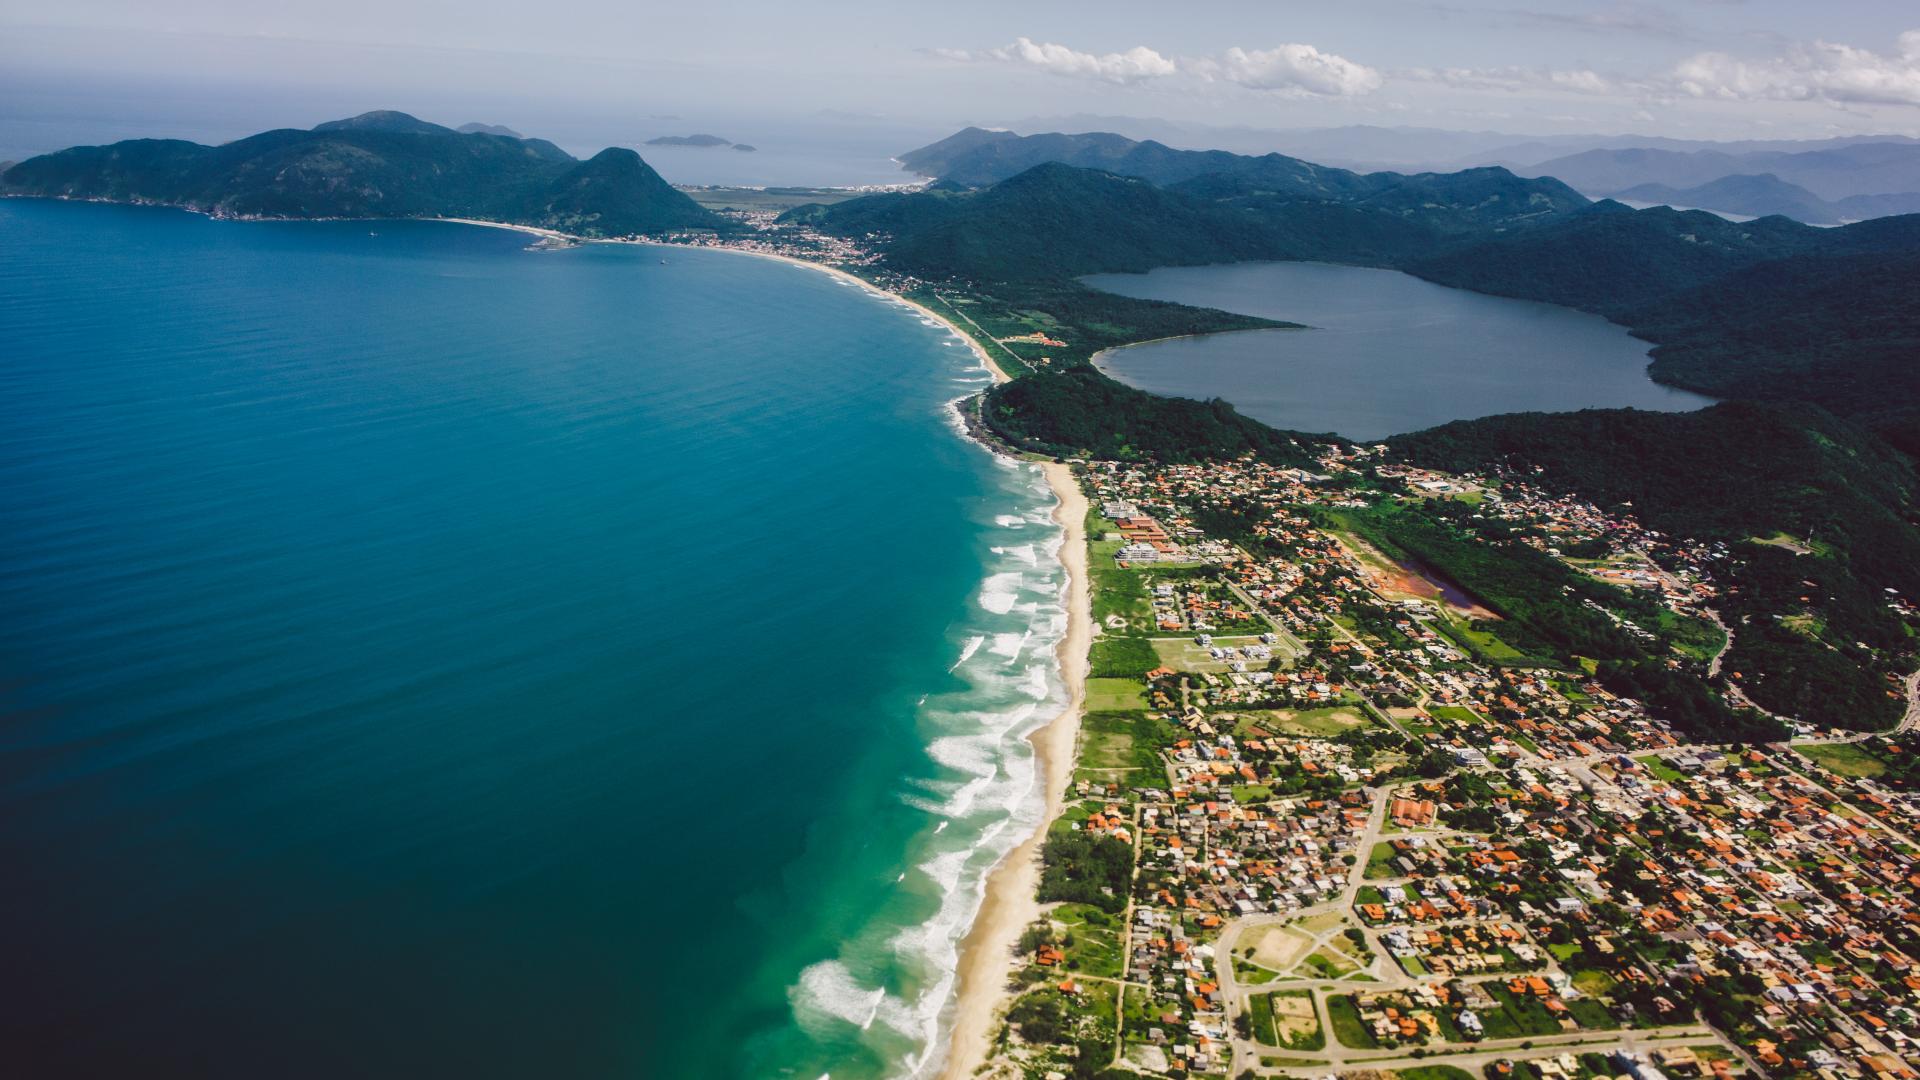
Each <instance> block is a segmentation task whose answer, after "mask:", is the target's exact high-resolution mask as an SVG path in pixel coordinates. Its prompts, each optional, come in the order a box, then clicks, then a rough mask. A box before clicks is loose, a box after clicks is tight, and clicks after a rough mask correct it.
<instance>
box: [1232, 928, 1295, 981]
mask: <svg viewBox="0 0 1920 1080" xmlns="http://www.w3.org/2000/svg"><path fill="white" fill-rule="evenodd" d="M1254 934H1255V937H1254V938H1253V940H1252V941H1249V942H1247V943H1246V944H1244V945H1242V946H1241V951H1242V953H1243V954H1244V953H1245V951H1246V950H1247V949H1252V950H1253V955H1252V956H1249V957H1247V959H1249V960H1252V961H1253V962H1254V963H1256V964H1259V965H1260V966H1261V967H1265V968H1272V969H1273V970H1275V971H1285V970H1287V969H1288V968H1291V967H1292V966H1293V965H1295V964H1297V963H1299V962H1300V960H1301V958H1302V957H1304V956H1306V955H1307V953H1308V952H1310V951H1312V949H1313V939H1312V938H1310V937H1308V936H1307V935H1305V934H1302V933H1300V932H1298V931H1296V930H1293V929H1291V928H1289V927H1284V926H1269V927H1265V928H1263V929H1260V930H1257V931H1254Z"/></svg>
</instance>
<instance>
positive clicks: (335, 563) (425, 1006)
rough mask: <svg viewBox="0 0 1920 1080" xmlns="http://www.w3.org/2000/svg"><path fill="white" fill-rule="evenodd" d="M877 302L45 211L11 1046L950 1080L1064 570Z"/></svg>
mask: <svg viewBox="0 0 1920 1080" xmlns="http://www.w3.org/2000/svg"><path fill="white" fill-rule="evenodd" d="M986 381H987V375H986V373H985V372H984V371H983V370H982V369H981V367H980V366H979V363H978V361H977V360H976V359H975V358H974V357H973V355H972V354H971V353H970V352H969V351H968V350H967V349H966V348H965V347H963V346H962V345H961V344H960V343H959V342H957V341H956V340H955V339H954V338H953V336H952V335H951V333H950V332H948V331H947V330H946V329H945V328H943V327H941V326H939V325H937V324H934V323H932V322H931V321H930V320H924V319H922V318H921V317H919V316H918V315H917V314H915V313H914V312H913V311H911V310H910V309H908V308H906V307H904V306H903V305H900V304H898V303H896V302H891V301H888V300H886V299H884V298H881V297H877V296H875V295H873V294H871V293H868V292H866V291H864V290H861V289H858V288H854V287H852V286H850V285H846V284H842V283H840V282H838V281H836V280H835V279H833V278H831V277H830V276H828V275H825V274H819V273H815V272H813V271H809V270H806V269H803V268H797V267H793V266H788V265H784V264H780V263H777V262H772V261H768V260H762V259H756V258H751V257H746V256H741V255H735V254H728V253H721V252H707V251H696V250H687V249H663V248H657V247H646V246H637V245H589V246H582V247H577V248H572V249H568V250H562V251H536V250H529V249H528V238H527V237H525V236H522V235H519V234H516V233H512V232H506V231H501V230H492V229H485V228H477V227H466V226H458V225H451V224H437V223H424V222H412V223H408V222H333V223H240V222H217V221H211V220H207V219H205V218H201V217H196V216H192V215H189V214H185V213H178V212H174V211H168V210H161V209H152V208H133V207H112V206H101V205H80V204H67V203H57V202H43V201H22V200H11V201H0V537H4V541H0V864H4V865H5V866H7V867H8V869H9V874H8V878H9V883H8V887H7V888H6V889H4V890H0V955H5V956H6V957H7V958H8V966H9V972H8V981H9V982H10V983H11V984H12V985H13V986H15V987H16V989H21V988H25V989H27V990H28V991H29V992H26V993H16V994H12V995H9V998H10V1004H9V1006H8V1008H7V1009H5V1010H0V1044H4V1045H6V1046H7V1047H8V1048H9V1050H8V1053H9V1055H10V1056H13V1057H14V1058H15V1060H26V1061H32V1062H34V1063H35V1069H34V1073H33V1074H34V1075H35V1076H41V1077H57V1076H98V1075H106V1074H109V1073H112V1072H126V1073H128V1074H133V1073H136V1072H137V1073H141V1074H151V1075H162V1076H170V1075H194V1076H200V1077H247V1078H254V1077H260V1076H275V1077H309V1076H311V1077H326V1078H329V1080H332V1078H337V1077H340V1076H346V1075H378V1076H400V1075H405V1076H420V1077H430V1076H460V1077H467V1078H475V1077H482V1078H483V1077H515V1078H521V1077H527V1076H548V1077H709V1076H735V1077H755V1078H760V1077H781V1076H792V1077H800V1078H802V1080H816V1078H818V1077H821V1076H823V1075H830V1076H831V1077H833V1078H835V1080H855V1078H862V1077H882V1076H897V1075H913V1074H915V1073H916V1072H924V1071H925V1070H926V1068H927V1066H928V1062H929V1060H930V1057H931V1055H930V1053H929V1048H930V1047H931V1046H932V1045H933V1044H934V1043H935V1035H936V1033H937V1031H938V1025H939V1022H940V1017H941V1010H942V1009H943V1007H944V1006H945V1005H946V1004H947V1002H948V1000H949V996H950V994H951V991H952V976H951V972H952V970H953V966H954V959H955V951H956V946H957V942H958V940H959V939H960V937H961V936H962V935H963V934H964V932H965V929H966V927H967V925H968V923H969V921H970V919H971V916H972V913H973V911H974V908H975V906H976V905H977V903H978V901H979V895H980V887H981V881H982V878H983V876H984V874H985V871H986V870H987V869H988V868H989V867H990V865H991V864H992V863H993V862H994V861H995V860H996V859H997V858H998V857H999V855H1000V853H1001V852H1003V851H1005V850H1006V849H1007V848H1008V847H1010V846H1011V845H1012V843H1013V842H1014V841H1015V840H1016V839H1017V838H1018V837H1019V836H1020V835H1021V834H1022V833H1023V832H1024V831H1026V830H1028V829H1030V828H1031V827H1032V826H1033V825H1034V823H1035V821H1036V820H1037V815H1038V813H1039V792H1038V790H1037V785H1036V782H1035V778H1034V762H1033V758H1032V755H1031V752H1030V750H1029V748H1028V747H1027V745H1026V744H1025V742H1024V740H1023V736H1024V735H1025V734H1026V733H1027V732H1029V731H1030V730H1031V729H1033V728H1034V727H1035V726H1037V725H1039V724H1040V723H1043V722H1045V721H1046V720H1047V719H1049V718H1051V716H1052V715H1054V713H1055V712H1057V711H1058V710H1059V708H1060V707H1061V706H1062V704H1063V702H1064V692H1063V690H1062V687H1061V682H1060V679H1059V675H1058V671H1057V666H1056V664H1055V663H1054V660H1053V657H1052V649H1053V646H1054V645H1055V643H1056V642H1057V641H1058V640H1059V638H1060V636H1061V635H1062V633H1063V632H1064V624H1065V615H1064V608H1063V603H1062V591H1063V587H1064V584H1065V575H1064V573H1063V571H1062V570H1061V569H1060V567H1059V565H1058V563H1057V561H1056V560H1055V558H1054V553H1055V552H1056V551H1057V548H1058V545H1059V543H1060V530H1059V529H1058V528H1057V526H1055V525H1054V524H1052V522H1051V521H1050V518H1049V514H1050V512H1051V509H1052V507H1053V505H1054V500H1053V498H1052V496H1051V495H1050V494H1049V493H1048V491H1047V489H1046V487H1045V484H1044V482H1043V481H1042V478H1041V477H1040V475H1039V474H1038V473H1037V471H1035V470H1034V469H1033V468H1032V467H1030V466H1026V465H1017V464H1015V463H1012V462H1009V461H1006V460H1003V459H998V458H995V457H993V456H991V455H989V454H988V453H986V452H985V451H984V450H983V449H981V448H980V447H979V446H977V445H976V444H973V443H971V442H969V441H967V440H966V439H965V438H963V437H962V435H961V433H960V432H959V430H958V428H957V426H956V423H955V418H954V415H953V412H952V410H951V408H950V404H949V403H950V402H951V401H953V400H954V399H956V398H958V397H960V396H962V395H965V394H968V393H971V392H973V391H976V390H978V389H979V388H980V387H981V386H983V385H985V383H986Z"/></svg>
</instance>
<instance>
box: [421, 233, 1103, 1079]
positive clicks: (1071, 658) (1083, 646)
mask: <svg viewBox="0 0 1920 1080" xmlns="http://www.w3.org/2000/svg"><path fill="white" fill-rule="evenodd" d="M429 220H435V221H448V222H452V223H455V224H461V225H481V226H486V227H489V228H496V229H510V230H513V231H516V232H523V233H527V234H530V235H533V236H539V237H542V238H546V239H553V240H566V241H570V242H576V243H609V244H653V245H655V246H659V247H681V246H685V245H680V244H669V243H663V242H660V241H653V240H596V239H589V238H585V237H577V236H570V235H567V234H565V233H560V232H556V231H554V230H552V229H541V228H537V227H534V226H531V225H509V224H506V223H504V222H498V221H480V220H476V219H468V218H433V219H429ZM702 250H707V251H728V252H732V253H734V254H736V255H753V256H757V257H759V258H763V259H771V260H774V261H776V262H783V263H789V264H791V265H794V266H799V267H804V268H806V269H808V270H817V271H819V272H821V273H825V274H830V275H833V276H834V277H837V278H840V279H842V280H844V281H847V282H850V283H852V284H854V285H857V286H859V287H860V288H862V289H865V290H867V291H868V292H870V293H872V294H874V295H875V296H877V297H880V298H882V299H886V300H898V301H899V302H901V303H902V304H904V305H906V306H907V308H909V309H910V310H912V311H915V312H917V313H919V314H920V315H921V316H923V317H925V318H927V319H931V320H933V321H934V322H936V323H938V324H940V325H941V326H944V327H946V328H947V330H948V331H950V332H952V333H953V334H954V335H955V336H956V337H958V338H959V339H960V340H962V341H964V342H966V343H967V347H968V348H970V349H972V350H973V354H974V356H975V357H976V358H977V359H978V360H979V361H980V363H981V365H982V366H983V367H985V368H986V370H987V373H988V374H989V375H990V376H991V377H992V378H993V381H994V382H995V383H996V384H999V383H1006V382H1010V381H1011V380H1012V376H1010V375H1008V374H1007V372H1006V370H1005V369H1004V368H1002V367H1001V366H1000V365H999V364H996V363H994V361H993V357H992V355H991V354H989V353H988V352H987V349H986V346H985V345H983V344H982V343H981V342H980V341H979V339H978V338H976V337H974V336H973V335H972V334H969V333H967V332H966V331H964V330H962V329H960V327H959V326H957V325H956V324H955V323H954V322H953V320H951V319H949V318H947V317H946V316H943V315H941V314H939V313H938V312H935V311H933V310H932V309H931V308H928V307H927V306H926V305H925V304H921V303H919V302H917V301H914V300H911V299H908V298H907V297H904V296H901V295H899V294H898V293H892V292H888V291H887V290H885V289H882V288H880V287H879V286H877V285H875V284H873V283H872V282H870V281H867V280H865V279H863V278H861V277H860V276H858V275H856V274H852V273H849V272H848V271H845V270H842V269H840V268H839V267H835V266H827V265H825V264H824V263H816V262H809V261H807V260H805V259H799V258H795V257H793V256H791V255H780V254H776V253H774V252H771V251H749V250H746V249H743V248H725V247H713V248H705V247H703V248H702ZM964 437H966V438H972V439H974V441H976V442H979V443H980V444H981V445H982V446H983V447H984V448H985V449H986V450H987V452H988V453H993V454H1001V453H1004V451H1003V450H1001V449H999V448H997V447H995V446H992V445H990V444H988V443H987V442H985V441H984V440H980V439H978V438H975V437H974V436H973V435H971V434H965V435H964ZM1014 460H1020V459H1019V458H1015V459H1014ZM1039 465H1040V469H1041V472H1042V474H1043V475H1044V476H1045V477H1046V480H1047V486H1048V487H1049V488H1050V489H1052V491H1053V494H1054V498H1056V499H1057V500H1059V504H1058V505H1057V506H1056V507H1055V508H1054V512H1053V518H1054V520H1055V521H1056V522H1058V523H1059V524H1060V527H1061V530H1062V533H1063V535H1062V536H1061V541H1060V550H1059V554H1058V556H1057V557H1058V558H1059V560H1060V563H1061V565H1062V566H1063V567H1064V568H1065V569H1066V571H1067V586H1066V591H1067V604H1066V607H1067V632H1066V634H1065V636H1063V637H1062V638H1061V639H1060V643H1059V644H1058V645H1057V646H1055V648H1054V657H1055V661H1056V663H1057V664H1058V666H1059V670H1060V680H1061V682H1062V683H1063V684H1064V685H1065V687H1066V691H1067V704H1066V706H1065V707H1064V708H1062V709H1061V711H1060V712H1059V713H1058V714H1057V715H1056V716H1054V717H1053V718H1052V719H1051V720H1049V721H1047V722H1046V723H1045V724H1043V725H1042V726H1040V727H1038V728H1036V729H1034V731H1033V732H1032V733H1030V734H1029V735H1028V736H1027V743H1028V745H1030V746H1032V747H1033V754H1034V760H1035V762H1036V766H1037V767H1036V775H1037V776H1038V778H1039V780H1040V783H1041V788H1042V790H1041V814H1040V819H1039V822H1038V823H1037V824H1036V825H1035V827H1034V831H1033V832H1032V833H1030V834H1029V835H1027V836H1025V837H1022V838H1021V839H1020V841H1019V842H1018V843H1017V844H1015V845H1014V846H1013V847H1012V848H1010V849H1008V851H1007V853H1006V854H1004V855H1002V856H1001V857H1000V860H999V861H998V862H996V863H995V864H994V865H993V867H992V868H991V869H989V870H988V871H987V875H986V877H985V878H984V879H983V882H982V895H981V900H980V907H979V908H978V909H977V910H976V911H975V912H974V915H973V921H972V925H970V926H969V927H968V928H967V933H966V935H965V936H964V937H962V938H961V939H960V944H959V950H958V951H959V959H958V961H957V963H956V965H955V970H954V979H955V982H954V991H953V996H952V998H951V1001H950V1004H949V1005H944V1006H943V1007H942V1010H941V1011H942V1012H947V1010H948V1009H949V1008H950V1009H951V1014H950V1015H951V1021H950V1023H949V1024H948V1025H947V1026H946V1030H945V1032H944V1035H945V1043H946V1045H945V1046H944V1047H942V1046H940V1045H939V1044H938V1043H936V1044H935V1045H933V1046H930V1047H928V1048H927V1057H926V1059H925V1060H926V1062H928V1063H933V1062H939V1063H940V1066H939V1070H938V1072H937V1073H934V1074H933V1075H936V1076H938V1077H940V1078H941V1080H965V1078H967V1077H970V1076H971V1075H972V1074H973V1072H974V1070H976V1069H978V1068H979V1067H980V1066H981V1065H983V1064H984V1063H985V1062H986V1061H987V1059H988V1057H989V1056H990V1054H991V1052H992V1049H993V1030H994V1025H995V1024H996V1022H997V1021H998V1020H999V1017H1000V1012H1001V1008H1002V1007H1003V1006H1004V1005H1005V1004H1006V1002H1007V999H1008V996H1009V995H1008V994H1007V992H1006V986H1007V980H1008V979H1009V978H1010V977H1011V976H1012V972H1013V965H1014V956H1013V948H1014V945H1015V943H1017V942H1018V941H1019V940H1020V934H1021V932H1022V931H1024V930H1025V929H1026V928H1027V926H1028V925H1029V924H1031V923H1032V922H1033V921H1034V920H1035V919H1038V918H1039V917H1040V915H1041V906H1040V901H1039V889H1040V849H1041V846H1042V845H1043V844H1044V843H1045V841H1046V836H1047V830H1048V828H1049V827H1051V826H1052V824H1053V822H1054V820H1055V819H1057V818H1058V817H1059V816H1060V813H1061V811H1062V810H1063V808H1064V806H1065V802H1066V793H1067V785H1068V784H1069V783H1070V782H1071V780H1072V779H1073V768H1074V763H1075V761H1076V760H1077V758H1078V749H1079V746H1078V743H1079V736H1080V713H1081V710H1082V709H1083V708H1084V707H1085V703H1086V677H1087V670H1088V663H1089V656H1088V651H1089V649H1090V648H1091V647H1092V643H1093V641H1092V637H1093V608H1092V598H1091V593H1090V591H1089V589H1090V579H1089V576H1088V571H1087V558H1088V549H1087V536H1086V521H1087V507H1088V503H1087V497H1086V495H1085V493H1083V492H1082V491H1081V490H1080V483H1079V481H1077V480H1075V479H1074V477H1073V469H1072V467H1071V466H1069V465H1065V464H1061V463H1057V462H1040V463H1039Z"/></svg>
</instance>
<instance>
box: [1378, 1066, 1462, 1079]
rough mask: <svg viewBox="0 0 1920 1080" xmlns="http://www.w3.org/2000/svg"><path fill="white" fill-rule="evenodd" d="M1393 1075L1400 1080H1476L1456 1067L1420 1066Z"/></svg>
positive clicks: (1394, 1071) (1398, 1071)
mask: <svg viewBox="0 0 1920 1080" xmlns="http://www.w3.org/2000/svg"><path fill="white" fill-rule="evenodd" d="M1393 1074H1394V1075H1395V1076H1398V1077H1399V1078H1400V1080H1474V1077H1473V1074H1472V1073H1470V1072H1468V1071H1467V1070H1465V1069H1462V1068H1459V1067H1457V1066H1454V1065H1418V1066H1415V1067H1414V1068H1411V1069H1395V1070H1393Z"/></svg>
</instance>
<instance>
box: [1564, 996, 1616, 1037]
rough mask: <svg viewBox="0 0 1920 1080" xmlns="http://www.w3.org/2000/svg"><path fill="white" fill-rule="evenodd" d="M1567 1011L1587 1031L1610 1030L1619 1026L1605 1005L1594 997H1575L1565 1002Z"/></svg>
mask: <svg viewBox="0 0 1920 1080" xmlns="http://www.w3.org/2000/svg"><path fill="white" fill-rule="evenodd" d="M1567 1011H1568V1012H1570V1013H1572V1014H1573V1018H1574V1019H1575V1020H1576V1021H1578V1022H1579V1024H1580V1026H1581V1027H1583V1028H1585V1029H1587V1030H1588V1031H1612V1030H1613V1029H1615V1028H1617V1027H1619V1026H1620V1022H1619V1021H1617V1020H1615V1019H1614V1018H1613V1014H1612V1013H1610V1012H1608V1011H1607V1007H1606V1005H1605V1004H1603V1003H1602V1002H1600V1001H1599V1000H1597V999H1595V998H1575V999H1574V1000H1572V1001H1569V1002H1567Z"/></svg>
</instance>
